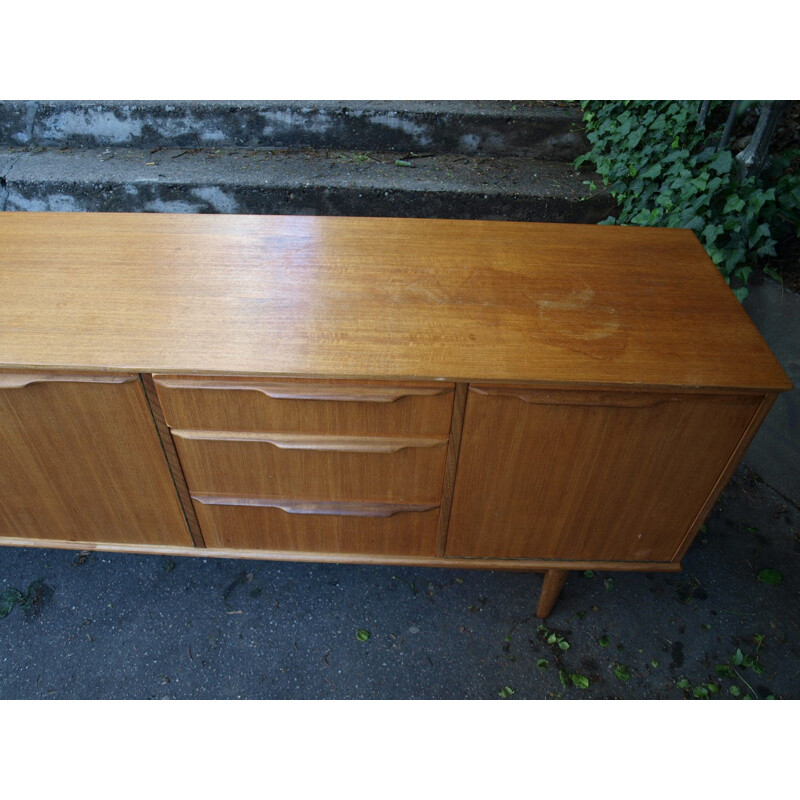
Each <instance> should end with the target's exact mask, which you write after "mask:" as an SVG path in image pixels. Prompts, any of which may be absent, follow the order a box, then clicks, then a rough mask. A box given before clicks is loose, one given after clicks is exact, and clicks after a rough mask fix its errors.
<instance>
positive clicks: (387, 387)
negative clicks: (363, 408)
mask: <svg viewBox="0 0 800 800" xmlns="http://www.w3.org/2000/svg"><path fill="white" fill-rule="evenodd" d="M155 382H156V384H157V385H158V386H164V387H165V388H167V389H210V390H212V391H239V392H260V393H261V394H263V395H266V396H267V397H270V398H272V399H273V400H336V401H338V402H340V403H394V402H397V401H398V400H399V399H400V398H401V397H413V396H419V397H435V396H436V395H439V394H447V393H448V392H450V391H452V387H451V386H450V385H449V384H446V383H440V384H435V385H433V384H428V385H424V384H420V383H405V384H403V385H401V386H397V385H394V386H393V385H392V384H391V383H382V382H380V381H371V382H370V383H368V384H364V383H362V384H357V383H351V382H349V381H317V382H313V381H292V380H277V381H269V380H263V379H261V380H247V379H242V378H230V379H226V378H201V377H198V376H193V377H183V376H181V377H178V376H173V377H172V378H169V377H166V376H162V375H159V376H158V377H157V378H156V379H155Z"/></svg>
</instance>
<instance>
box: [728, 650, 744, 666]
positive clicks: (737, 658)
mask: <svg viewBox="0 0 800 800" xmlns="http://www.w3.org/2000/svg"><path fill="white" fill-rule="evenodd" d="M742 661H744V653H742V651H741V650H740V649H739V648H738V647H737V648H736V652H735V653H734V654H733V655H732V656H731V658H730V662H731V664H733V666H734V667H740V666H741V665H742Z"/></svg>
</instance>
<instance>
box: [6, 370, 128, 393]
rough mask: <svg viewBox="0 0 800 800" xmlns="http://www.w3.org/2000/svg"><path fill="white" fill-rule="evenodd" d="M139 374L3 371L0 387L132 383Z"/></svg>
mask: <svg viewBox="0 0 800 800" xmlns="http://www.w3.org/2000/svg"><path fill="white" fill-rule="evenodd" d="M135 380H138V376H137V375H112V374H109V375H80V374H68V373H64V374H61V373H58V372H2V373H0V389H23V388H24V387H26V386H30V385H31V384H34V383H130V382H131V381H135Z"/></svg>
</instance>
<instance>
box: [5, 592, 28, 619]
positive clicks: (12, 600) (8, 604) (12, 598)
mask: <svg viewBox="0 0 800 800" xmlns="http://www.w3.org/2000/svg"><path fill="white" fill-rule="evenodd" d="M23 597H24V596H23V594H22V592H21V591H19V589H4V590H3V591H2V593H0V619H3V618H4V617H7V616H8V615H9V614H10V613H11V609H12V608H14V606H15V605H16V604H17V603H21V602H22V600H23Z"/></svg>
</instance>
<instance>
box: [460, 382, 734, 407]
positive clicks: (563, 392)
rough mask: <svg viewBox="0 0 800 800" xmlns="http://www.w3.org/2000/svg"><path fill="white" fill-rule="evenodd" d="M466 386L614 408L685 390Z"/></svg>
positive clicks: (675, 397) (526, 398)
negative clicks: (631, 390)
mask: <svg viewBox="0 0 800 800" xmlns="http://www.w3.org/2000/svg"><path fill="white" fill-rule="evenodd" d="M469 390H470V391H471V392H474V393H475V394H481V395H486V396H492V397H514V398H516V399H517V400H522V401H523V402H525V403H531V404H533V405H557V406H565V405H569V406H610V407H614V408H650V407H653V406H658V405H662V404H664V403H674V402H679V401H681V400H686V399H687V395H685V394H672V393H665V392H657V391H654V392H627V391H625V390H622V389H620V390H618V391H613V390H596V389H585V390H584V389H535V388H532V389H528V388H526V387H524V386H519V387H508V386H505V387H495V386H470V387H469ZM689 397H691V398H700V397H701V398H702V399H703V401H704V402H709V401H715V400H717V401H722V402H725V401H730V400H731V399H732V397H737V395H730V394H715V393H713V392H712V393H708V394H706V393H702V394H693V395H690V396H689Z"/></svg>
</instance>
